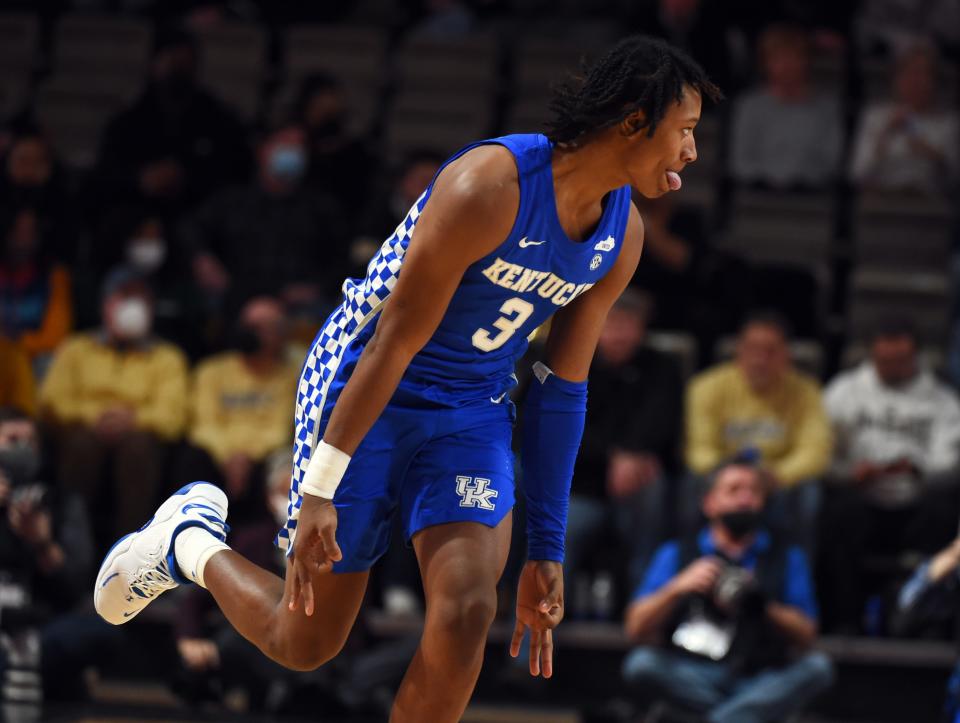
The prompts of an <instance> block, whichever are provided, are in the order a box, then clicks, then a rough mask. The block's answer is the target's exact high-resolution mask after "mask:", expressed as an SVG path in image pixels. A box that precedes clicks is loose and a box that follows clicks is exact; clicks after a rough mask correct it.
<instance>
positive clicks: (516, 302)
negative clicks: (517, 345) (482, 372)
mask: <svg viewBox="0 0 960 723" xmlns="http://www.w3.org/2000/svg"><path fill="white" fill-rule="evenodd" d="M500 313H501V314H503V316H501V317H499V318H498V319H497V320H496V321H494V322H493V326H494V328H496V329H499V330H500V333H499V334H497V335H496V336H491V334H490V332H489V331H487V330H486V329H484V328H482V327H481V328H480V329H477V330H476V331H475V332H473V345H474V346H475V347H477V349H479V350H480V351H493V350H494V349H499V348H500V347H502V346H503V345H504V344H506V343H507V339H509V338H510V337H511V336H513V335H514V333H515V332H516V331H517V329H519V328H520V327H521V326H523V322H525V321H526V320H527V319H529V318H530V314H532V313H533V304H531V303H530V302H529V301H524V300H523V299H520V298H517V297H514V298H512V299H507V300H506V301H504V302H503V306H501V307H500Z"/></svg>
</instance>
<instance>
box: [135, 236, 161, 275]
mask: <svg viewBox="0 0 960 723" xmlns="http://www.w3.org/2000/svg"><path fill="white" fill-rule="evenodd" d="M166 258H167V242H166V241H165V240H164V239H162V238H150V237H144V238H135V239H133V240H132V241H130V243H129V245H128V246H127V261H129V262H130V265H131V266H133V267H134V268H137V269H140V270H141V271H146V272H148V273H149V272H153V271H156V270H157V269H159V268H160V267H161V266H163V262H164V261H165V260H166Z"/></svg>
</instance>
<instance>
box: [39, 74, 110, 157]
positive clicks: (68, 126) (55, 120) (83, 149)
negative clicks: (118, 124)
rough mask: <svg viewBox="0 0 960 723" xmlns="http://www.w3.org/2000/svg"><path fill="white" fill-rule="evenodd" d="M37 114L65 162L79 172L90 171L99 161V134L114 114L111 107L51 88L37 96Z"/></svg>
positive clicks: (89, 98) (98, 101)
mask: <svg viewBox="0 0 960 723" xmlns="http://www.w3.org/2000/svg"><path fill="white" fill-rule="evenodd" d="M36 112H37V117H38V118H39V120H40V122H41V123H43V125H44V127H45V128H46V129H47V130H48V131H49V133H50V136H51V139H52V141H53V145H54V147H55V148H56V150H57V152H58V153H59V154H60V155H61V156H62V158H63V160H64V161H65V162H66V163H67V164H68V165H71V166H74V167H77V168H90V167H92V166H93V164H94V161H95V160H96V154H97V148H98V146H99V142H100V134H101V132H102V131H103V128H104V126H105V125H106V123H107V121H108V120H109V119H110V117H111V115H112V114H113V108H112V106H111V105H110V104H109V103H104V102H102V101H100V100H98V99H96V98H91V97H90V96H87V95H84V94H79V95H71V94H69V93H63V92H60V90H59V89H57V88H55V87H52V88H48V87H46V86H45V87H42V88H40V90H39V91H38V92H37V97H36Z"/></svg>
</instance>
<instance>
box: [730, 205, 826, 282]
mask: <svg viewBox="0 0 960 723" xmlns="http://www.w3.org/2000/svg"><path fill="white" fill-rule="evenodd" d="M833 214H834V200H833V198H832V197H831V196H829V195H824V194H807V193H803V194H796V193H770V192H757V191H749V190H738V191H737V192H736V193H735V194H734V196H733V199H732V202H731V219H730V225H729V228H728V229H727V231H726V233H725V234H724V235H723V237H722V239H721V243H722V246H724V247H725V248H727V249H729V250H730V251H734V252H736V253H738V254H740V255H742V256H744V257H745V258H747V259H749V260H751V261H757V262H766V263H769V262H776V263H782V264H786V265H795V266H801V267H803V268H806V269H808V270H810V271H813V272H814V273H815V274H818V273H820V272H821V271H822V269H823V268H824V267H826V266H827V265H828V264H829V263H830V258H831V253H832V241H833Z"/></svg>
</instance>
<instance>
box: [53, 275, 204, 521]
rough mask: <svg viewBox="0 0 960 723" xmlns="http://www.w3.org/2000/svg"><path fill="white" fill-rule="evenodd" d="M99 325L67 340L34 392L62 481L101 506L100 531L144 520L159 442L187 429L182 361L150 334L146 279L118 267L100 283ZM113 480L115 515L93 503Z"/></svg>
mask: <svg viewBox="0 0 960 723" xmlns="http://www.w3.org/2000/svg"><path fill="white" fill-rule="evenodd" d="M101 314H102V325H101V327H100V328H99V329H98V330H96V331H93V332H89V333H82V334H77V335H75V336H73V337H71V338H69V339H67V341H65V342H64V343H63V345H62V346H61V347H60V349H59V350H58V351H57V353H56V355H55V356H54V359H53V363H52V365H51V367H50V372H49V374H48V375H47V378H46V379H45V380H44V383H43V385H42V387H41V389H40V405H41V410H42V413H43V414H44V415H45V416H46V417H47V418H48V419H49V420H50V421H51V422H52V423H53V424H54V427H55V431H56V436H57V438H58V447H59V450H58V451H59V459H58V461H59V472H58V478H59V482H60V483H61V484H63V485H64V486H65V487H66V488H67V489H68V490H71V491H74V492H77V493H78V494H80V495H81V496H82V497H83V498H84V499H85V500H86V501H87V504H88V505H89V506H90V509H91V511H93V510H97V511H101V510H102V511H103V515H104V516H105V517H104V519H100V520H95V525H97V523H98V522H100V523H104V522H105V523H106V524H101V525H98V532H99V533H101V534H102V535H103V536H104V537H113V536H116V535H117V534H118V533H121V532H123V533H125V532H128V531H130V530H132V529H135V528H136V527H138V526H139V525H141V524H143V520H144V519H146V518H147V517H149V516H150V512H151V511H152V510H153V508H154V497H155V495H156V493H157V492H158V488H159V486H160V482H161V474H162V466H163V461H164V443H165V442H169V441H172V440H175V439H177V438H178V437H179V436H180V434H181V433H182V431H183V428H184V423H185V421H186V406H187V363H186V359H185V357H184V355H183V353H182V352H181V351H180V350H179V349H178V348H176V347H175V346H173V345H171V344H169V343H167V342H164V341H162V340H160V339H158V338H156V337H155V336H153V335H152V334H151V325H152V322H153V308H152V296H151V293H150V288H149V286H148V285H147V283H146V282H145V281H144V279H143V277H142V276H141V275H140V274H139V273H138V272H136V271H133V270H131V269H129V268H125V267H120V268H118V269H116V270H115V271H113V272H111V274H110V275H109V276H108V277H107V280H106V281H105V283H104V287H103V294H102V304H101ZM106 481H110V482H112V489H111V492H112V505H109V506H112V507H113V508H114V514H113V515H111V516H106V515H108V514H109V513H108V511H107V510H108V508H109V506H106V507H105V506H102V505H99V504H98V500H99V496H100V493H101V491H102V490H101V487H102V486H103V484H104V483H105V482H106Z"/></svg>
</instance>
